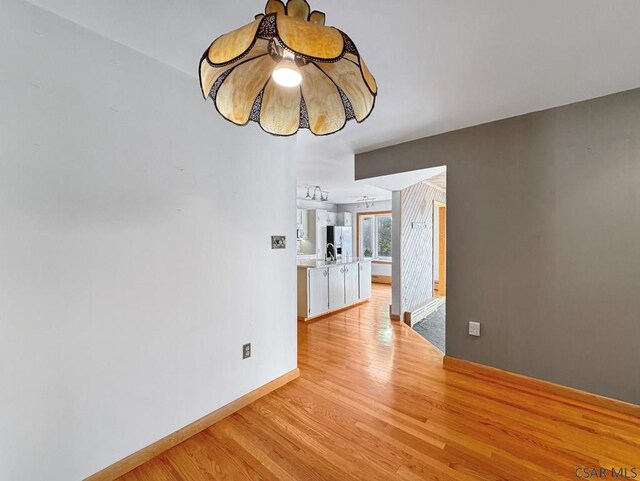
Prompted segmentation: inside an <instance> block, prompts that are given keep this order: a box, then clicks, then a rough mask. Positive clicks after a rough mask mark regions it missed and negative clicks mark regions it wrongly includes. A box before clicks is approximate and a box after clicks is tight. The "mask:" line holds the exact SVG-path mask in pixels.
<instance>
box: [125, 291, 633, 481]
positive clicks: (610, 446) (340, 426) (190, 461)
mask: <svg viewBox="0 0 640 481" xmlns="http://www.w3.org/2000/svg"><path fill="white" fill-rule="evenodd" d="M390 297H391V289H390V287H389V286H382V285H375V284H374V297H373V299H372V301H371V302H369V303H366V304H364V305H361V306H358V307H355V308H352V309H350V310H347V311H343V312H340V313H336V314H333V315H331V316H330V317H327V318H324V319H320V320H318V321H315V322H310V323H308V324H303V323H299V367H300V370H301V377H300V378H299V379H297V380H295V381H293V382H291V383H290V384H288V385H287V386H285V387H283V388H281V389H279V390H278V391H275V392H273V393H272V394H270V395H268V396H266V397H264V398H262V399H260V400H259V401H257V402H255V403H253V404H251V405H250V406H248V407H246V408H244V409H242V410H241V411H239V412H237V413H236V414H234V415H232V416H230V417H228V418H226V419H225V420H223V421H221V422H219V423H218V424H216V425H214V426H213V427H211V428H209V429H207V430H206V431H204V432H202V433H200V434H198V435H196V436H194V437H193V438H191V439H189V440H187V441H185V442H184V443H182V444H180V445H179V446H177V447H175V448H173V449H171V450H170V451H168V452H166V453H164V454H162V455H160V456H158V457H157V458H155V459H153V460H152V461H150V462H148V463H146V464H144V465H143V466H141V467H139V468H138V469H136V470H134V471H132V472H130V473H129V474H127V475H125V476H123V477H122V478H120V480H121V481H151V480H153V481H158V480H159V481H187V480H189V481H195V480H207V481H208V480H234V481H235V480H245V479H246V480H274V479H283V480H290V481H292V480H305V481H306V480H341V481H342V480H407V481H414V480H415V481H417V480H434V481H436V480H437V481H448V480H455V481H466V480H469V481H471V480H487V481H489V480H522V481H535V480H559V479H561V480H564V479H566V480H575V479H581V478H582V479H586V474H585V472H584V471H578V473H577V474H578V475H580V477H579V476H577V475H576V469H578V468H588V469H591V468H593V467H598V468H599V467H604V468H608V469H609V470H610V469H611V468H612V467H615V468H627V470H628V471H627V475H628V479H633V476H632V471H631V468H633V467H635V468H637V473H638V476H637V478H638V479H640V418H636V417H632V416H626V415H622V414H617V413H614V412H611V411H608V410H606V409H603V408H595V407H589V406H585V405H583V406H579V405H576V403H575V402H572V401H569V400H565V399H557V398H551V397H549V396H547V395H544V394H543V393H540V394H539V395H536V394H531V393H528V392H525V391H523V390H518V387H517V385H515V384H514V385H513V386H505V385H504V384H501V383H494V382H491V381H487V380H484V379H480V378H476V377H474V376H472V375H466V374H459V373H454V372H449V371H445V370H444V369H443V368H442V355H441V354H440V353H439V352H438V351H437V350H436V349H435V348H433V347H432V346H431V345H430V344H429V343H428V342H426V341H425V340H424V339H422V338H421V337H420V336H419V335H418V334H417V333H415V332H414V331H412V330H411V329H410V328H408V327H407V326H405V325H404V324H401V323H397V322H393V323H392V322H390V321H389V318H388V304H389V300H390ZM616 472H618V471H616ZM611 477H612V476H611V472H610V471H609V473H608V478H611ZM591 479H595V478H591Z"/></svg>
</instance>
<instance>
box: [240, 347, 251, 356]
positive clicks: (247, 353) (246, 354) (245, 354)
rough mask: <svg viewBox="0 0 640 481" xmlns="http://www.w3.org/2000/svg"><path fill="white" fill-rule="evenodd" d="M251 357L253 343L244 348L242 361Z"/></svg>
mask: <svg viewBox="0 0 640 481" xmlns="http://www.w3.org/2000/svg"><path fill="white" fill-rule="evenodd" d="M250 357H251V343H249V344H245V345H244V346H242V359H249V358H250Z"/></svg>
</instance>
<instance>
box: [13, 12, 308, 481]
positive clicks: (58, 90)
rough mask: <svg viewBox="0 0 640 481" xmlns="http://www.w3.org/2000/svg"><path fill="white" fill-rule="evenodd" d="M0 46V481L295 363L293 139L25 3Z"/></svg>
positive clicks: (148, 432) (168, 426)
mask: <svg viewBox="0 0 640 481" xmlns="http://www.w3.org/2000/svg"><path fill="white" fill-rule="evenodd" d="M0 44H2V45H3V47H2V48H1V49H0V453H1V454H0V479H2V480H20V481H41V480H45V479H46V480H48V481H58V480H60V481H69V480H78V479H81V478H84V477H86V476H88V475H90V474H92V473H94V472H96V471H98V470H100V469H101V468H104V467H105V466H107V465H110V464H111V463H113V462H115V461H117V460H119V459H121V458H123V457H125V456H127V455H129V454H131V453H133V452H134V451H136V450H138V449H140V448H142V447H144V446H146V445H148V444H150V443H152V442H154V441H156V440H158V439H159V438H161V437H163V436H165V435H167V434H169V433H171V432H173V431H175V430H176V429H178V428H180V427H182V426H184V425H186V424H188V423H190V422H192V421H194V420H196V419H197V418H199V417H201V416H203V415H205V414H207V413H209V412H211V411H213V410H215V409H217V408H219V407H220V406H222V405H224V404H227V403H229V402H230V401H232V400H234V399H236V398H238V397H240V396H241V395H243V394H245V393H247V392H249V391H251V390H253V389H255V388H257V387H258V386H261V385H263V384H265V383H266V382H268V381H270V380H272V379H274V378H276V377H278V376H280V375H282V374H284V373H286V372H288V371H290V370H292V369H294V368H295V367H296V315H295V296H294V293H295V277H294V276H295V268H294V263H295V252H294V251H295V242H291V243H290V248H289V249H287V250H285V251H272V250H271V249H270V235H272V234H286V235H287V236H289V238H290V239H291V240H293V239H295V230H294V229H295V208H296V202H295V178H294V176H295V168H294V164H293V157H292V147H293V144H292V141H290V140H289V141H287V140H281V139H277V138H275V137H271V136H269V135H266V134H264V133H262V131H260V130H259V129H258V128H257V127H256V126H255V125H252V126H249V127H245V128H238V127H235V126H232V125H231V124H229V123H227V122H225V121H224V120H222V119H221V118H219V116H218V115H217V113H216V112H215V110H214V108H213V106H212V105H211V104H210V103H207V104H205V102H204V101H203V100H202V97H201V95H200V92H199V86H198V81H197V79H196V78H192V77H188V76H185V75H184V74H182V73H179V72H177V71H175V70H172V69H171V68H169V67H166V66H164V65H162V64H159V63H158V62H156V61H153V60H151V59H149V58H146V57H144V56H142V55H140V54H138V53H136V52H134V51H132V50H129V49H127V48H124V47H122V46H120V45H118V44H116V43H113V42H111V41H109V40H106V39H104V38H102V37H99V36H97V35H95V34H93V33H90V32H88V31H86V30H83V29H81V28H79V27H76V26H74V25H73V24H71V23H69V22H67V21H64V20H61V19H59V18H57V17H55V16H53V15H51V14H49V13H45V12H44V11H42V10H39V9H38V8H36V7H34V6H31V5H30V4H27V3H24V2H22V1H20V0H2V15H0ZM203 47H204V46H203ZM197 60H198V58H197V57H195V56H194V69H195V67H196V65H197ZM194 71H195V70H194ZM265 184H266V185H269V186H270V195H269V196H267V197H261V198H260V199H259V200H256V198H255V193H256V192H258V191H259V190H260V188H261V187H262V186H264V185H265ZM245 342H251V343H252V344H253V357H252V358H251V359H250V360H247V361H242V356H241V346H242V344H243V343H245Z"/></svg>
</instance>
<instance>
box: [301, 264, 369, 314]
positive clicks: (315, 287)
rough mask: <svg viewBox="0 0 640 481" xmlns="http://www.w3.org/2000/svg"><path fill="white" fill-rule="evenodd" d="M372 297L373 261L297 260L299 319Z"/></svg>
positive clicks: (335, 309)
mask: <svg viewBox="0 0 640 481" xmlns="http://www.w3.org/2000/svg"><path fill="white" fill-rule="evenodd" d="M370 298H371V260H369V259H359V258H357V257H347V258H344V259H338V260H337V261H324V260H317V259H301V260H298V320H299V321H309V320H311V319H315V318H316V317H320V316H324V315H326V314H329V313H331V312H334V311H337V310H340V309H344V308H346V307H351V306H353V305H355V304H358V303H360V302H364V301H367V300H369V299H370Z"/></svg>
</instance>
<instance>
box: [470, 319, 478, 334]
mask: <svg viewBox="0 0 640 481" xmlns="http://www.w3.org/2000/svg"><path fill="white" fill-rule="evenodd" d="M469 335H470V336H475V337H480V323H479V322H473V321H471V322H470V323H469Z"/></svg>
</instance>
